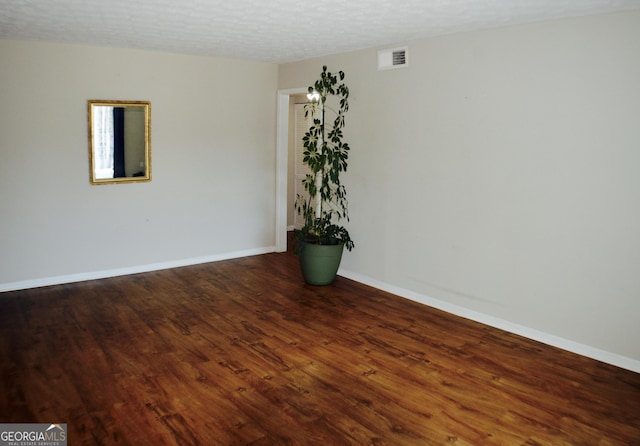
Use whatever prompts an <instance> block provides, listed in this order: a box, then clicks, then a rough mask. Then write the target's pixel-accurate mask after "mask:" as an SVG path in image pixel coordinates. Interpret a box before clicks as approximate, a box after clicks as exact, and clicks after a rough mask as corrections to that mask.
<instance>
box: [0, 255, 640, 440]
mask: <svg viewBox="0 0 640 446" xmlns="http://www.w3.org/2000/svg"><path fill="white" fill-rule="evenodd" d="M0 330H1V333H2V338H1V340H0V354H1V364H0V365H1V368H0V377H1V382H0V422H42V423H45V422H47V423H48V422H60V423H67V426H68V430H69V445H73V446H75V445H111V444H122V445H196V444H198V445H304V446H309V445H439V444H456V445H484V444H487V445H554V446H555V445H629V444H640V374H636V373H633V372H630V371H626V370H623V369H619V368H616V367H613V366H609V365H606V364H602V363H600V362H597V361H594V360H590V359H587V358H584V357H581V356H577V355H574V354H571V353H568V352H565V351H561V350H559V349H555V348H552V347H549V346H545V345H542V344H539V343H536V342H533V341H530V340H527V339H523V338H521V337H518V336H515V335H511V334H508V333H505V332H502V331H500V330H497V329H493V328H489V327H486V326H483V325H480V324H477V323H474V322H471V321H468V320H465V319H462V318H459V317H455V316H452V315H449V314H446V313H443V312H441V311H437V310H434V309H432V308H429V307H426V306H423V305H420V304H417V303H414V302H411V301H408V300H405V299H402V298H400V297H397V296H393V295H390V294H387V293H384V292H381V291H378V290H375V289H372V288H369V287H367V286H364V285H361V284H358V283H356V282H353V281H350V280H347V279H344V278H340V277H339V278H338V279H337V280H336V282H335V283H334V284H333V285H331V286H326V287H314V286H309V285H305V284H304V283H303V281H302V278H301V275H300V272H299V268H298V266H297V259H296V258H295V257H293V256H292V255H291V254H288V253H282V254H268V255H263V256H256V257H249V258H243V259H236V260H229V261H223V262H217V263H211V264H205V265H198V266H192V267H185V268H178V269H172V270H165V271H158V272H152V273H146V274H137V275H132V276H123V277H117V278H111V279H106V280H99V281H88V282H81V283H75V284H68V285H62V286H52V287H46V288H40V289H32V290H22V291H16V292H8V293H3V294H0Z"/></svg>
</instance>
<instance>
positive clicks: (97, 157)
mask: <svg viewBox="0 0 640 446" xmlns="http://www.w3.org/2000/svg"><path fill="white" fill-rule="evenodd" d="M88 104H89V160H90V180H91V184H109V183H130V182H139V181H151V102H148V101H109V100H93V99H91V100H89V102H88Z"/></svg>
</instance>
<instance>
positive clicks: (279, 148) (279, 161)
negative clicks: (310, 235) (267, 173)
mask: <svg viewBox="0 0 640 446" xmlns="http://www.w3.org/2000/svg"><path fill="white" fill-rule="evenodd" d="M307 91H308V89H307V88H304V87H301V88H291V89H286V90H278V101H277V106H278V110H277V114H276V128H277V130H276V252H285V251H286V250H287V209H288V206H287V180H288V177H289V172H288V168H289V163H288V160H289V98H290V96H291V95H294V94H300V93H306V92H307Z"/></svg>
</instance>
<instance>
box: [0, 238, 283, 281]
mask: <svg viewBox="0 0 640 446" xmlns="http://www.w3.org/2000/svg"><path fill="white" fill-rule="evenodd" d="M274 251H275V246H268V247H264V248H257V249H248V250H245V251H235V252H228V253H224V254H215V255H210V256H203V257H194V258H190V259H181V260H172V261H169V262H160V263H151V264H148V265H137V266H131V267H126V268H117V269H110V270H104V271H91V272H86V273H78V274H68V275H64V276H54V277H45V278H41V279H32V280H24V281H21V282H12V283H0V292H4V291H15V290H25V289H28V288H39V287H43V286H49V285H61V284H64V283H73V282H83V281H85V280H95V279H105V278H108V277H116V276H125V275H128V274H138V273H146V272H149V271H159V270H162V269H169V268H179V267H182V266H189V265H198V264H200V263H209V262H218V261H220V260H229V259H236V258H239V257H249V256H254V255H259V254H267V253H270V252H274Z"/></svg>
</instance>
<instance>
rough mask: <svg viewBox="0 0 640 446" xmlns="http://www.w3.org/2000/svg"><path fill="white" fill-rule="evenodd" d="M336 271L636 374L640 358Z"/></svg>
mask: <svg viewBox="0 0 640 446" xmlns="http://www.w3.org/2000/svg"><path fill="white" fill-rule="evenodd" d="M338 274H339V275H340V276H342V277H346V278H347V279H351V280H355V281H356V282H360V283H363V284H365V285H368V286H371V287H373V288H377V289H379V290H382V291H386V292H388V293H391V294H395V295H397V296H401V297H404V298H406V299H409V300H412V301H415V302H418V303H421V304H424V305H427V306H429V307H433V308H437V309H438V310H442V311H446V312H447V313H451V314H454V315H456V316H461V317H464V318H466V319H470V320H472V321H475V322H479V323H481V324H485V325H489V326H491V327H494V328H499V329H501V330H505V331H508V332H510V333H514V334H517V335H520V336H523V337H525V338H528V339H532V340H534V341H538V342H542V343H543V344H547V345H551V346H553V347H558V348H561V349H563V350H567V351H569V352H572V353H576V354H578V355H582V356H586V357H588V358H591V359H595V360H598V361H601V362H605V363H607V364H611V365H614V366H616V367H621V368H623V369H627V370H631V371H633V372H636V373H640V361H638V360H636V359H633V358H628V357H626V356H622V355H618V354H616V353H611V352H608V351H605V350H600V349H597V348H594V347H591V346H588V345H585V344H580V343H578V342H574V341H570V340H568V339H564V338H561V337H559V336H555V335H551V334H549V333H545V332H542V331H539V330H535V329H533V328H529V327H525V326H523V325H519V324H514V323H512V322H509V321H507V320H504V319H500V318H497V317H494V316H490V315H487V314H484V313H480V312H477V311H474V310H470V309H468V308H464V307H461V306H459V305H455V304H451V303H448V302H444V301H442V300H439V299H434V298H431V297H428V296H423V295H421V294H418V293H415V292H413V291H410V290H406V289H404V288H400V287H397V286H395V285H390V284H388V283H385V282H381V281H379V280H375V279H372V278H371V277H368V276H364V275H362V274H357V273H354V272H351V271H345V270H342V269H340V270H339V271H338Z"/></svg>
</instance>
